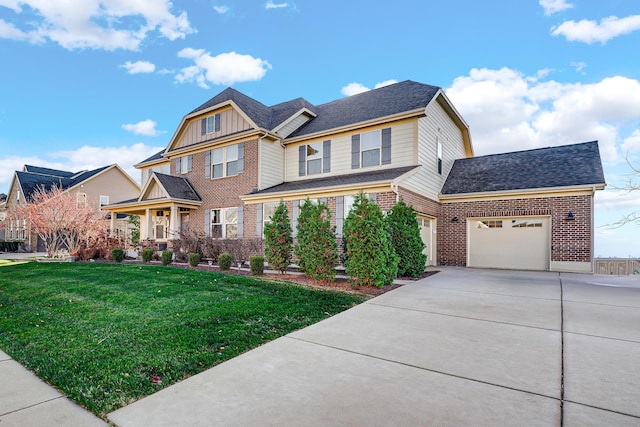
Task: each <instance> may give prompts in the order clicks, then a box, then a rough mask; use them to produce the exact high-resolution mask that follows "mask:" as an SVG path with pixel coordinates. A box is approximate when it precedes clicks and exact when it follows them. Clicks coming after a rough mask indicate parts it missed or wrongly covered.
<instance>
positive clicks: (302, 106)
mask: <svg viewBox="0 0 640 427" xmlns="http://www.w3.org/2000/svg"><path fill="white" fill-rule="evenodd" d="M592 146H593V147H595V150H596V153H595V154H596V157H594V158H593V159H592V160H594V161H595V160H597V162H598V164H599V161H600V160H599V155H598V154H597V144H595V143H593V144H592ZM551 150H552V151H553V149H551ZM506 156H516V153H512V154H510V155H506ZM476 159H480V160H477V161H478V162H481V161H482V160H481V159H485V157H477V158H474V157H473V148H472V145H471V138H470V134H469V128H468V126H467V124H466V123H465V121H464V120H463V118H462V117H461V116H460V115H459V114H458V112H457V111H456V109H455V108H454V106H453V105H452V104H451V102H450V101H449V99H448V98H447V97H446V95H445V94H444V92H443V91H442V89H441V88H438V87H435V86H430V85H425V84H421V83H416V82H413V81H404V82H401V83H396V84H393V85H390V86H385V87H382V88H379V89H375V90H371V91H368V92H364V93H361V94H358V95H354V96H350V97H347V98H342V99H339V100H336V101H332V102H329V103H326V104H322V105H317V106H316V105H313V104H311V103H309V102H307V101H306V100H304V99H302V98H297V99H294V100H292V101H288V102H284V103H281V104H277V105H274V106H270V107H269V106H265V105H263V104H261V103H260V102H258V101H256V100H254V99H252V98H250V97H248V96H246V95H244V94H242V93H240V92H238V91H236V90H234V89H231V88H228V89H226V90H224V91H223V92H221V93H220V94H218V95H216V96H215V97H213V98H212V99H210V100H209V101H207V102H206V103H204V104H203V105H201V106H199V107H198V108H196V109H195V110H193V111H191V112H190V113H188V114H187V115H186V116H184V117H183V119H182V121H181V122H180V124H179V126H178V128H177V129H176V131H175V133H174V135H173V137H172V138H171V140H170V141H169V144H168V146H167V147H166V149H165V150H163V151H162V152H160V153H157V154H156V155H154V156H152V157H150V158H148V159H146V160H144V161H142V162H141V163H139V164H138V165H136V167H137V168H139V169H140V170H141V173H142V182H143V188H142V191H141V192H140V194H139V195H138V196H137V197H136V198H135V199H131V200H126V201H123V202H121V203H117V204H112V205H110V206H109V207H108V209H109V210H111V211H112V212H116V213H127V214H136V215H140V216H141V238H142V239H149V240H153V241H155V242H156V243H162V244H170V241H171V240H172V239H173V238H175V237H176V236H177V235H178V233H180V232H181V231H186V230H191V231H195V232H200V233H204V234H206V235H209V236H214V237H219V238H252V237H262V236H263V229H264V223H265V222H267V221H269V217H270V216H271V214H272V213H273V211H274V210H275V208H276V206H277V205H278V203H279V202H280V201H284V202H285V203H286V204H287V207H288V209H289V212H290V215H291V220H292V225H293V228H294V230H295V226H296V223H297V217H298V213H299V208H300V203H302V202H303V201H304V200H305V199H306V198H307V197H309V198H310V199H319V200H322V201H324V202H326V203H327V205H328V206H329V209H330V211H331V214H332V219H331V221H332V223H333V225H335V227H336V234H337V237H338V239H340V238H342V226H343V223H344V219H345V218H346V216H347V214H348V212H349V210H350V208H351V206H352V204H353V198H354V196H355V195H356V194H357V193H358V192H359V191H364V192H365V193H367V194H368V195H369V197H371V198H372V199H374V200H375V201H376V203H377V204H378V205H379V206H380V207H381V208H382V209H383V210H385V211H386V210H388V209H390V208H391V207H392V206H393V205H394V204H395V203H396V202H397V201H398V200H400V199H403V200H404V201H405V202H407V203H408V204H411V205H412V206H413V207H414V209H415V210H416V212H417V214H418V222H419V225H420V229H421V235H422V238H423V241H424V242H425V244H426V249H425V253H426V254H427V255H428V264H430V265H436V264H450V265H466V264H467V259H470V260H475V256H471V257H469V253H468V251H469V245H470V244H471V243H473V242H475V240H474V241H473V242H471V239H473V238H474V237H475V235H472V234H471V233H467V231H466V230H467V228H463V230H462V231H460V230H459V229H458V228H455V236H456V237H455V238H456V239H461V240H460V241H458V242H457V243H456V244H455V245H453V244H451V243H450V237H451V236H449V235H448V233H450V231H451V227H452V226H451V224H452V223H451V221H452V215H451V212H452V210H453V209H454V208H453V207H451V206H453V205H455V204H457V200H452V198H455V196H453V194H458V195H460V196H461V197H462V195H466V196H468V197H470V198H473V195H472V194H470V193H478V192H480V193H479V194H476V196H478V195H479V196H482V197H486V198H487V199H490V200H499V199H500V198H501V197H502V196H503V195H504V197H503V198H504V199H505V200H511V199H512V198H514V197H516V196H517V195H518V192H514V191H511V193H508V192H504V191H506V190H514V188H512V187H508V186H507V187H505V189H506V190H504V191H503V190H496V189H494V188H492V187H490V184H487V186H486V187H485V188H484V189H481V190H476V189H474V190H473V191H470V190H468V189H465V188H460V191H454V192H453V194H451V195H450V194H447V193H446V192H445V191H442V194H441V190H442V189H443V186H445V181H446V182H447V183H448V182H449V181H450V180H454V178H455V177H456V176H457V177H459V179H461V180H462V181H464V180H465V176H464V167H463V168H462V169H463V171H462V172H456V173H453V172H452V173H451V174H450V171H451V170H452V167H454V164H455V165H458V163H459V162H460V161H461V160H462V161H476ZM474 164H476V163H474ZM455 169H456V170H459V169H460V168H459V167H458V166H456V167H455ZM525 169H526V168H525ZM529 175H530V177H529V178H530V179H529V180H528V181H527V185H529V184H531V186H530V187H527V188H529V189H531V192H532V193H533V194H536V189H538V188H541V187H545V185H538V184H537V183H535V182H533V181H535V179H534V175H535V172H530V173H529ZM447 177H449V178H447ZM601 177H602V173H601V169H600V175H599V176H594V178H593V180H592V181H594V182H593V184H594V186H593V187H590V188H591V190H590V193H589V194H587V193H588V191H587V190H586V188H582V187H581V190H582V191H583V193H584V194H583V193H581V195H585V196H586V198H585V200H592V198H593V191H594V190H595V189H599V188H601V187H603V186H604V180H603V179H601ZM508 178H509V177H508V176H505V175H496V176H495V179H497V180H505V179H507V180H508ZM472 179H475V178H472ZM451 182H453V181H451ZM567 185H569V186H573V185H574V184H569V183H568V181H566V182H564V181H563V182H562V183H560V184H559V189H557V190H558V191H557V192H556V193H553V194H552V193H548V192H546V191H544V190H543V191H541V192H540V194H539V198H541V199H545V200H547V199H549V198H550V197H559V198H560V199H562V200H566V204H565V205H562V207H558V209H561V208H564V207H569V206H570V207H571V209H574V210H573V212H575V213H576V214H578V215H579V216H577V217H576V219H577V220H576V221H573V222H569V223H568V224H567V227H568V228H566V229H565V231H567V232H569V233H574V232H575V233H579V234H580V236H581V237H580V239H583V240H580V242H586V244H585V245H583V246H585V247H582V246H581V248H580V251H583V255H582V256H581V257H579V259H577V260H574V259H573V258H571V257H570V256H569V255H568V252H567V256H564V255H558V254H557V253H556V252H550V253H551V255H550V257H551V258H548V260H547V263H546V264H545V265H544V266H543V265H539V266H537V267H536V268H537V269H542V270H548V269H557V268H560V269H569V270H574V269H585V267H584V265H583V264H582V263H583V262H586V261H585V256H586V258H588V259H589V260H590V259H591V257H592V247H593V237H592V234H591V233H592V231H591V230H592V228H593V219H592V214H591V212H592V205H589V206H587V207H585V208H584V209H586V210H588V212H587V213H586V214H585V215H584V216H582V211H580V213H578V212H579V211H578V207H577V206H576V207H575V208H574V207H573V205H572V204H571V202H570V200H571V197H573V193H571V191H569V189H568V188H566V187H567ZM518 190H519V191H520V192H521V193H527V194H529V193H530V192H528V190H526V189H525V188H520V187H518ZM565 190H567V191H565ZM492 191H493V192H494V193H495V196H496V197H492V196H490V195H488V194H487V193H488V192H492ZM570 193H571V194H570ZM527 197H528V196H527ZM474 200H476V199H474ZM477 200H481V199H477ZM476 203H477V202H476ZM460 206H462V205H460ZM469 206H472V209H475V207H473V206H475V205H469ZM519 207H520V206H517V207H514V208H513V209H511V210H508V209H503V208H502V205H500V204H496V205H495V206H494V207H493V208H492V209H489V210H487V209H485V210H483V211H478V212H480V213H483V215H480V216H478V215H475V214H474V215H469V213H470V212H469V211H461V212H457V211H456V214H455V215H456V216H457V222H454V224H456V225H458V224H465V227H467V226H466V224H467V218H469V224H472V223H471V221H472V220H475V219H476V218H479V219H481V220H482V219H484V218H493V217H506V216H507V215H508V216H509V218H510V217H515V216H517V217H518V218H520V217H528V216H533V218H532V219H537V218H540V217H544V218H547V221H556V219H555V218H554V217H553V215H555V214H556V210H555V209H556V205H555V204H554V205H553V206H552V207H550V208H548V209H547V210H546V211H545V210H543V209H542V208H541V210H526V211H522V213H520V211H519V210H518V209H516V208H519ZM516 212H517V214H514V213H516ZM471 213H473V212H471ZM567 213H568V212H563V213H562V215H567ZM587 214H588V215H587ZM558 215H560V214H558ZM581 217H582V218H581ZM585 218H588V219H589V220H587V223H584V221H585ZM589 221H591V222H589ZM572 224H573V225H575V227H574V226H573V225H572ZM578 225H580V227H578ZM583 227H586V230H583ZM545 229H546V228H545ZM585 233H586V234H585ZM467 234H469V237H467ZM512 238H514V239H518V238H519V236H513V237H512ZM553 242H554V241H553V240H551V244H554V243H553ZM476 248H477V246H476V245H475V244H474V246H473V248H472V249H474V252H473V253H472V255H474V254H475V249H476ZM559 253H560V252H559ZM562 253H563V252H562ZM554 257H555V258H554ZM552 260H553V261H554V262H553V263H551V261H552ZM558 262H560V263H558ZM563 262H567V263H570V264H562V263H563ZM576 262H577V263H578V264H575V263H576ZM574 264H575V265H574ZM470 265H472V264H470ZM495 266H497V267H507V268H509V267H510V266H509V265H495ZM516 267H519V265H516V264H514V265H513V266H512V267H511V268H516Z"/></svg>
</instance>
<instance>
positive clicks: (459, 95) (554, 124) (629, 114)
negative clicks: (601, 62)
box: [446, 68, 640, 162]
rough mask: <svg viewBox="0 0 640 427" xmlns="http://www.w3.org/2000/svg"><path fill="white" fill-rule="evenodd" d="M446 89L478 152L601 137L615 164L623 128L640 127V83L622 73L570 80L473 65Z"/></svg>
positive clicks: (604, 153) (604, 152) (605, 154)
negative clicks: (592, 80)
mask: <svg viewBox="0 0 640 427" xmlns="http://www.w3.org/2000/svg"><path fill="white" fill-rule="evenodd" d="M446 93H447V95H448V96H449V98H450V99H451V100H452V102H453V103H454V105H455V106H456V108H457V109H458V110H459V111H460V113H461V114H462V116H463V117H464V118H465V120H466V121H467V123H469V126H470V128H471V136H472V139H473V145H474V148H475V152H476V154H489V153H497V152H506V151H514V150H525V149H531V148H538V147H547V146H556V145H563V144H570V143H578V142H586V141H593V140H598V141H599V146H600V152H601V155H602V158H603V160H604V161H607V162H616V161H620V159H621V157H620V156H619V144H620V140H621V139H622V138H624V132H625V131H627V132H629V133H630V132H631V131H630V130H628V129H629V128H637V127H638V125H640V123H639V119H638V118H639V117H640V82H639V81H638V80H633V79H629V78H626V77H620V76H615V77H610V78H606V79H603V80H601V81H600V82H596V83H592V84H580V83H575V84H571V83H559V82H555V81H541V80H539V79H537V78H532V77H527V76H525V75H523V74H522V73H520V72H518V71H516V70H512V69H509V68H502V69H500V70H490V69H472V70H471V72H470V73H469V75H468V76H462V77H458V78H456V79H455V80H454V82H453V85H452V86H451V87H450V88H448V89H447V90H446Z"/></svg>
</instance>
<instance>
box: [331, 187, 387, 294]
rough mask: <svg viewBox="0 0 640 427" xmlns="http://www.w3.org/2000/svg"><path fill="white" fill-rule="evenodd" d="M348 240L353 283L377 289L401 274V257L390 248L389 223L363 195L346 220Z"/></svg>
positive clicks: (347, 270)
mask: <svg viewBox="0 0 640 427" xmlns="http://www.w3.org/2000/svg"><path fill="white" fill-rule="evenodd" d="M343 234H344V238H345V239H347V245H346V247H347V261H346V263H345V270H346V273H347V274H348V275H349V276H350V278H351V281H352V282H353V284H355V285H358V286H371V285H373V286H377V287H379V288H382V287H384V286H385V285H389V284H391V283H393V279H395V278H396V276H397V274H398V255H396V253H395V251H394V250H393V247H392V246H391V236H390V234H389V228H388V224H387V221H386V220H385V218H384V214H383V213H382V211H381V210H380V207H379V206H378V205H376V204H375V203H374V202H372V201H371V200H369V199H368V198H367V196H366V195H365V194H364V193H363V192H360V194H358V195H357V196H356V197H355V200H354V203H353V208H352V209H351V211H350V212H349V216H347V218H346V219H345V220H344V227H343Z"/></svg>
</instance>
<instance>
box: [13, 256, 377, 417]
mask: <svg viewBox="0 0 640 427" xmlns="http://www.w3.org/2000/svg"><path fill="white" fill-rule="evenodd" d="M364 299H365V297H364V296H361V295H355V294H348V293H343V292H336V291H323V290H312V289H308V288H304V287H301V286H296V285H293V284H286V283H282V282H275V281H267V280H260V279H254V278H251V277H243V276H237V275H224V274H217V273H213V272H205V271H194V270H187V269H182V268H174V267H161V266H148V265H120V264H81V263H59V264H58V263H27V264H21V265H7V266H5V267H3V268H2V270H1V271H0V349H2V350H4V351H5V352H6V353H8V354H9V355H11V356H12V357H13V358H14V359H16V360H18V361H19V362H20V363H22V364H23V365H25V366H26V367H27V368H29V369H31V370H32V371H34V372H35V373H36V374H37V375H38V376H40V377H41V378H43V379H45V380H46V381H48V382H49V383H51V384H53V385H55V386H56V387H58V388H59V389H60V390H62V391H63V392H64V393H65V394H66V395H67V396H69V397H70V398H71V399H74V400H75V401H77V402H79V403H80V404H82V405H84V406H85V407H86V408H88V409H89V410H91V411H93V412H95V413H96V414H98V415H99V416H102V417H104V415H105V414H106V413H108V412H110V411H113V410H115V409H117V408H119V407H121V406H123V405H126V404H128V403H131V402H133V401H135V400H137V399H140V398H141V397H143V396H146V395H149V394H151V393H154V392H155V391H157V390H159V389H160V388H163V387H166V386H167V385H170V384H173V383H175V382H177V381H179V380H181V379H184V378H186V377H189V376H191V375H194V374H196V373H198V372H201V371H203V370H205V369H207V368H210V367H211V366H214V365H216V364H219V363H221V362H224V361H225V360H229V359H231V358H233V357H235V356H237V355H239V354H241V353H243V352H245V351H247V350H249V349H251V348H254V347H256V346H259V345H261V344H263V343H265V342H267V341H270V340H273V339H275V338H277V337H280V336H282V335H285V334H287V333H289V332H291V331H294V330H296V329H300V328H303V327H305V326H307V325H310V324H313V323H316V322H318V321H319V320H322V319H324V318H326V317H329V316H332V315H334V314H336V313H338V312H340V311H343V310H346V309H347V308H350V307H352V306H354V305H357V304H359V303H361V302H362V301H363V300H364ZM154 378H155V381H154ZM158 378H159V379H161V384H155V383H154V382H157V380H158Z"/></svg>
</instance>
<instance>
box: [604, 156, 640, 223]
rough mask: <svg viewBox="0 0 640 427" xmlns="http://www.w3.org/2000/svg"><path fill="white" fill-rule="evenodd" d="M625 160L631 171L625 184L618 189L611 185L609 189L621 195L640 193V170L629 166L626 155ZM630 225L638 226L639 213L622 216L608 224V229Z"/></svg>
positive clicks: (631, 165) (639, 221)
mask: <svg viewBox="0 0 640 427" xmlns="http://www.w3.org/2000/svg"><path fill="white" fill-rule="evenodd" d="M625 160H626V161H627V164H628V165H629V167H630V168H631V171H632V172H631V173H630V174H629V175H628V178H627V182H625V184H624V185H623V186H620V187H618V186H615V185H612V186H611V187H612V188H615V189H616V190H622V191H623V194H629V193H634V192H640V182H638V181H637V180H638V179H640V168H637V167H635V166H634V165H633V164H631V161H630V160H629V156H628V155H627V157H625ZM631 223H636V224H637V225H640V211H635V212H631V213H629V214H627V215H625V216H623V217H622V218H620V219H619V220H618V221H616V222H614V223H613V224H609V227H610V228H620V227H622V226H623V225H626V224H631Z"/></svg>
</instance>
